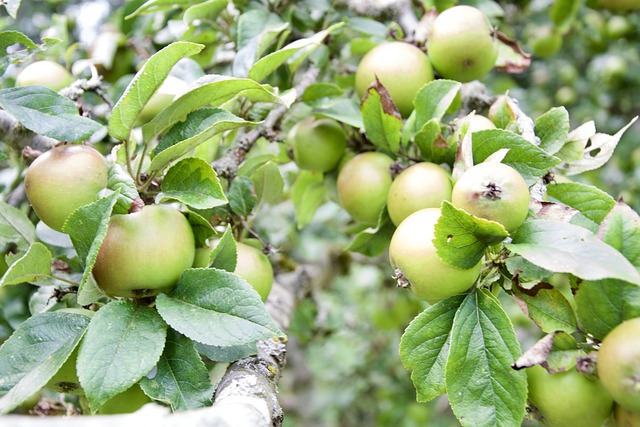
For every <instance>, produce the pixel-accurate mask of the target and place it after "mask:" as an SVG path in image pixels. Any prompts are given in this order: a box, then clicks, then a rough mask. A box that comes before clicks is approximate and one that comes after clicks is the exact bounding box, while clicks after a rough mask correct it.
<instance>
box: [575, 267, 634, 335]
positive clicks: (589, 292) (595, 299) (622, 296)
mask: <svg viewBox="0 0 640 427" xmlns="http://www.w3.org/2000/svg"><path fill="white" fill-rule="evenodd" d="M575 299H576V305H577V313H578V320H580V324H581V325H582V327H583V328H584V330H585V331H586V332H588V333H590V334H591V335H593V336H594V337H595V338H596V339H598V340H602V339H603V338H604V337H605V336H607V334H608V333H609V332H610V331H611V330H612V329H613V328H615V327H616V326H617V325H619V324H620V323H622V322H623V321H625V320H629V319H632V318H634V317H640V287H638V286H634V285H631V284H629V283H627V282H623V281H621V280H615V279H606V280H598V281H584V282H582V283H581V284H580V287H579V288H578V292H577V293H576V296H575Z"/></svg>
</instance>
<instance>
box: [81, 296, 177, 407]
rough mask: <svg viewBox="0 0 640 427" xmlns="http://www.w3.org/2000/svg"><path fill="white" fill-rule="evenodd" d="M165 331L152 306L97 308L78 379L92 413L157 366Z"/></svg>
mask: <svg viewBox="0 0 640 427" xmlns="http://www.w3.org/2000/svg"><path fill="white" fill-rule="evenodd" d="M166 333H167V325H166V324H165V323H164V321H163V320H162V318H161V317H160V315H159V314H158V312H157V311H156V310H155V309H153V308H151V307H146V306H142V305H138V304H136V303H134V302H131V301H112V302H110V303H109V304H107V305H105V306H104V307H102V308H101V309H100V310H98V312H97V313H96V314H95V315H94V316H93V319H91V323H90V324H89V328H88V329H87V334H86V335H85V338H84V340H83V341H82V344H81V345H80V351H79V353H78V378H79V379H80V384H81V385H82V388H83V389H84V392H85V394H86V396H87V400H88V401H89V406H90V407H91V411H92V412H95V411H97V410H98V408H100V406H101V405H102V404H103V403H105V402H106V401H107V400H109V399H110V398H112V397H113V396H115V395H116V394H118V393H121V392H123V391H125V390H126V389H128V388H129V387H131V386H132V385H133V384H135V383H136V382H138V380H140V378H142V377H143V376H144V375H146V374H147V372H149V371H150V370H151V369H152V368H153V367H154V366H155V365H156V363H157V362H158V360H159V359H160V355H161V354H162V349H163V348H164V343H165V337H166Z"/></svg>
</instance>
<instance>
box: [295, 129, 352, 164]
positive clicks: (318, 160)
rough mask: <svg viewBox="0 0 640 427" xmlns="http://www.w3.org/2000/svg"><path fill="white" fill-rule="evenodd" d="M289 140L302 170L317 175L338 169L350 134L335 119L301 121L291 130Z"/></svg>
mask: <svg viewBox="0 0 640 427" xmlns="http://www.w3.org/2000/svg"><path fill="white" fill-rule="evenodd" d="M287 141H288V142H289V144H290V146H291V148H292V149H293V159H294V161H295V162H296V164H297V165H298V167H299V168H300V169H305V170H310V171H314V172H328V171H330V170H333V169H335V168H336V167H337V166H338V163H339V162H340V159H341V158H342V156H343V154H344V152H345V149H346V148H347V135H346V134H345V132H344V130H343V129H342V126H340V124H338V122H336V121H335V120H332V119H319V120H315V119H313V118H311V117H310V118H308V119H305V120H301V121H299V122H298V123H296V124H295V126H293V128H291V131H290V132H289V134H288V136H287Z"/></svg>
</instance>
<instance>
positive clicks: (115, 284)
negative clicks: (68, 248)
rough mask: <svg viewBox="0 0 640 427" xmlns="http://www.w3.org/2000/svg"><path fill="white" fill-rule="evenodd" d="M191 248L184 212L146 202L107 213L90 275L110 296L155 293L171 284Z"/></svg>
mask: <svg viewBox="0 0 640 427" xmlns="http://www.w3.org/2000/svg"><path fill="white" fill-rule="evenodd" d="M195 252H196V247H195V238H194V235H193V230H192V229H191V224H189V221H187V219H186V217H185V216H184V215H183V214H182V213H180V212H179V211H177V210H175V209H173V208H172V207H170V206H166V205H148V206H144V207H143V208H142V210H140V211H138V212H135V213H131V214H127V215H113V216H112V217H111V220H110V221H109V227H108V229H107V235H106V236H105V238H104V242H103V243H102V246H101V247H100V251H99V252H98V257H97V259H96V263H95V265H94V267H93V276H94V277H95V279H96V282H97V283H98V286H99V287H100V289H102V290H103V291H104V293H105V294H107V295H108V296H110V297H122V298H142V297H148V296H153V295H157V294H158V293H160V292H168V291H170V290H171V289H172V288H173V287H174V285H175V284H176V283H177V282H178V280H179V279H180V276H181V275H182V272H183V271H184V270H185V269H187V268H190V267H191V266H192V265H193V260H194V257H195Z"/></svg>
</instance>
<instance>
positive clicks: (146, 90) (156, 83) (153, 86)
mask: <svg viewBox="0 0 640 427" xmlns="http://www.w3.org/2000/svg"><path fill="white" fill-rule="evenodd" d="M202 49H204V45H201V44H195V43H189V42H174V43H171V44H170V45H168V46H166V47H165V48H163V49H161V50H160V51H158V52H156V53H155V54H154V55H153V56H152V57H151V58H149V59H148V60H147V62H145V64H144V65H143V66H142V68H141V69H140V71H138V72H137V73H136V75H135V77H134V78H133V80H131V82H130V83H129V85H128V86H127V88H126V89H125V91H124V93H123V94H122V96H121V97H120V99H118V102H116V105H114V107H113V110H112V112H111V116H110V117H109V124H108V129H109V134H110V135H111V136H113V137H114V138H116V139H119V140H121V141H124V140H127V139H129V134H130V133H131V129H132V128H133V125H134V124H135V122H136V120H137V119H138V115H140V112H141V111H142V109H143V108H144V106H145V105H146V104H147V102H149V100H150V99H151V96H153V94H154V93H155V91H156V90H158V88H159V87H160V85H162V82H163V81H164V79H165V78H166V77H167V76H168V75H169V71H171V68H173V66H174V65H175V64H176V62H178V61H179V60H180V59H182V58H185V57H187V56H191V55H195V54H196V53H198V52H200V51H201V50H202Z"/></svg>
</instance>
